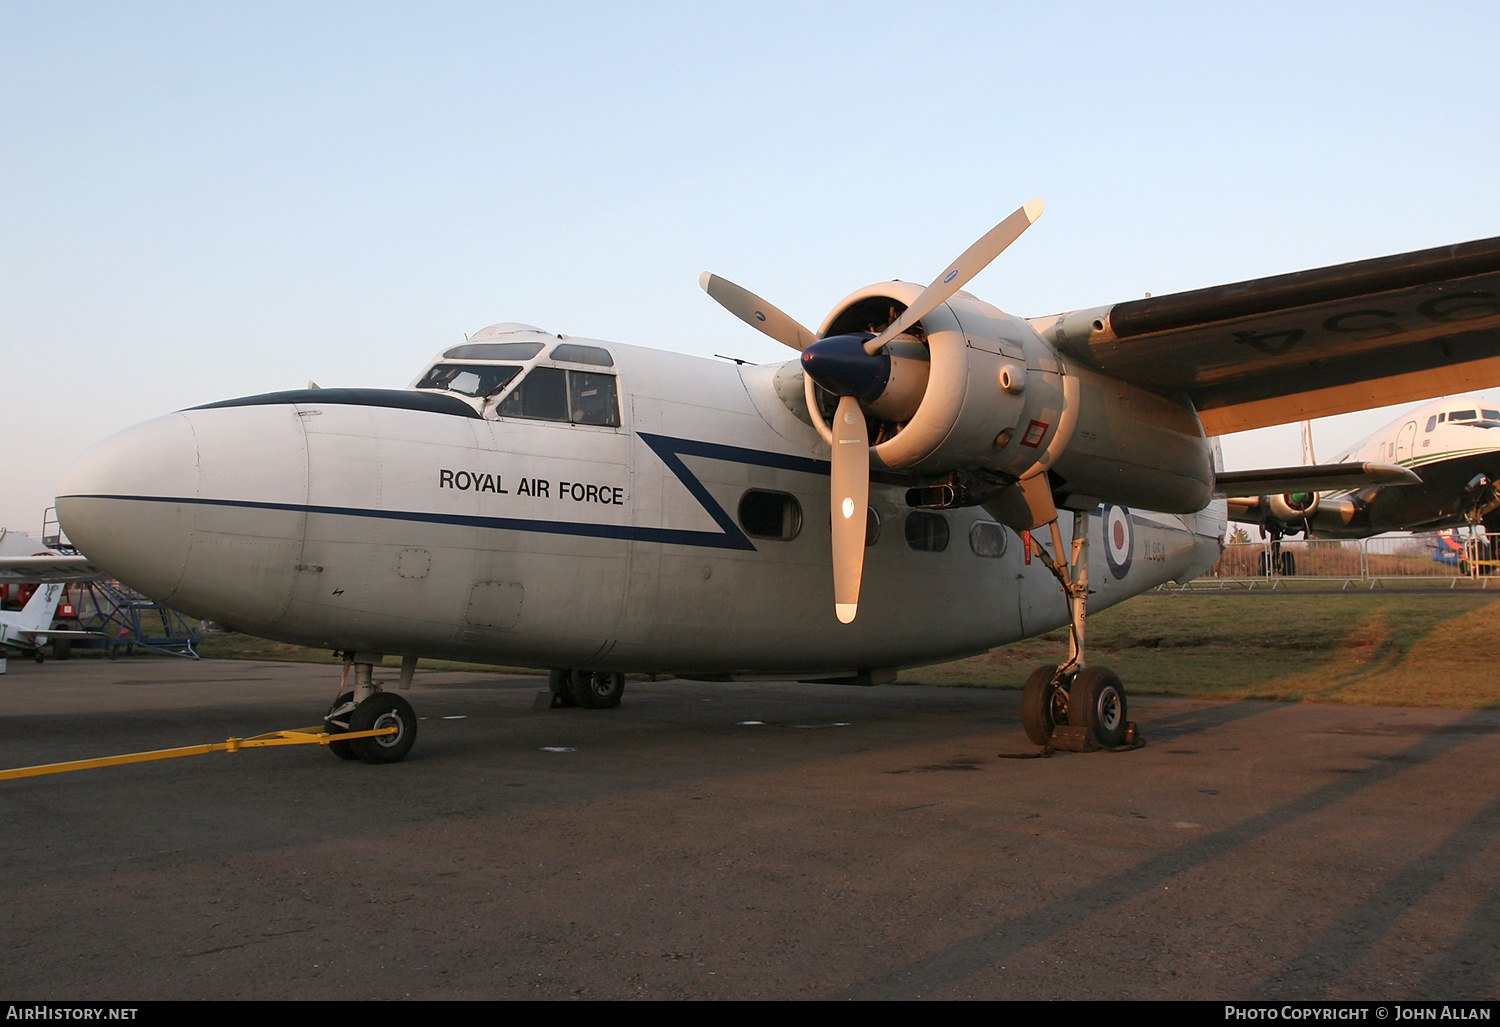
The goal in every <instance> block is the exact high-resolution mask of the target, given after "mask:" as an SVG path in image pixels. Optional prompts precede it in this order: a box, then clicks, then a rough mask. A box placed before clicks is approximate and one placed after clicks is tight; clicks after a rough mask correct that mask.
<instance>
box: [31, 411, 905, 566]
mask: <svg viewBox="0 0 1500 1027" xmlns="http://www.w3.org/2000/svg"><path fill="white" fill-rule="evenodd" d="M639 435H640V438H641V439H642V441H644V442H645V443H646V445H648V446H650V447H651V451H652V452H653V453H655V454H656V455H657V456H658V457H660V458H661V461H662V463H663V464H665V465H666V466H667V468H668V469H669V470H670V471H671V472H672V473H673V474H674V475H676V477H677V480H678V481H680V482H682V484H683V486H684V487H685V488H687V490H688V492H689V493H690V494H691V495H692V496H693V498H694V499H696V500H698V503H699V504H700V505H701V506H702V507H703V510H704V512H705V513H707V514H708V515H709V516H710V517H712V518H713V519H714V523H715V524H717V525H718V526H719V529H720V530H719V531H689V530H686V529H682V528H648V527H639V526H636V525H631V524H586V523H580V522H577V521H543V520H534V519H529V518H523V517H480V516H475V515H470V514H444V513H425V512H418V511H410V510H373V509H369V508H366V507H351V506H314V505H311V504H307V503H269V502H263V501H259V500H248V499H199V498H196V497H194V498H187V497H183V496H126V495H99V494H95V495H79V496H66V497H59V498H67V499H116V500H129V501H133V502H137V503H178V504H182V505H184V506H224V507H231V508H237V509H248V510H281V511H286V512H289V513H302V514H327V515H330V516H335V517H370V518H374V519H376V520H385V521H413V522H416V523H421V524H451V525H458V526H461V527H471V528H492V529H496V530H499V531H535V532H541V533H543V534H548V535H577V536H582V537H584V538H614V539H624V540H626V541H631V542H659V543H662V544H664V545H677V546H702V547H705V548H709V549H737V550H749V551H752V552H753V551H755V544H754V543H752V542H751V541H750V539H749V538H748V537H746V535H745V533H744V532H743V531H741V530H740V527H739V525H737V524H735V522H734V518H733V517H731V516H730V515H729V514H728V512H726V511H725V509H724V508H723V507H722V506H720V505H719V503H718V501H717V500H715V499H714V497H713V496H712V495H710V494H709V491H708V489H707V488H706V487H705V486H704V485H703V483H702V482H701V481H699V480H698V476H697V475H696V474H694V473H693V472H692V471H691V470H689V469H688V467H687V465H685V464H684V463H683V462H682V457H683V456H696V457H704V458H707V459H710V460H723V461H726V462H729V463H739V464H754V465H757V466H760V467H777V468H781V469H783V470H788V471H799V472H802V473H805V474H819V475H823V476H824V477H826V476H827V475H828V474H829V469H830V464H829V462H828V461H827V460H814V459H811V458H809V457H799V456H789V455H786V454H781V453H767V452H763V451H761V450H756V449H744V448H741V447H739V446H724V445H719V444H717V443H712V442H699V441H696V440H693V439H674V438H670V437H667V436H664V435H648V434H647V433H645V432H640V433H639ZM871 477H872V478H874V479H875V480H878V481H882V482H885V483H887V484H905V483H908V479H906V478H905V477H903V476H900V475H893V474H874V475H871Z"/></svg>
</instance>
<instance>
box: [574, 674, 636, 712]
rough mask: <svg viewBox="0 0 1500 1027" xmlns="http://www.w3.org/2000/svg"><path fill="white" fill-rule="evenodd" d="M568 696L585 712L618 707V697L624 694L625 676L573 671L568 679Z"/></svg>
mask: <svg viewBox="0 0 1500 1027" xmlns="http://www.w3.org/2000/svg"><path fill="white" fill-rule="evenodd" d="M568 694H569V695H571V696H572V697H573V703H574V704H575V705H577V706H582V707H583V708H584V709H586V710H607V709H611V708H613V707H615V706H618V705H620V696H622V695H624V694H625V675H624V674H611V673H609V672H607V671H601V670H596V671H587V670H575V671H573V672H572V674H570V675H569V677H568Z"/></svg>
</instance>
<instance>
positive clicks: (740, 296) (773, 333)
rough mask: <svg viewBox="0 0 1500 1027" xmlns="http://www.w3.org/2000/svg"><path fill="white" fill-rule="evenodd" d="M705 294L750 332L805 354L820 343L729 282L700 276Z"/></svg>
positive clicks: (758, 298) (763, 302)
mask: <svg viewBox="0 0 1500 1027" xmlns="http://www.w3.org/2000/svg"><path fill="white" fill-rule="evenodd" d="M698 284H699V285H700V286H702V287H703V291H704V292H706V293H708V294H709V295H710V296H712V297H713V298H714V299H716V300H718V301H719V305H720V306H722V307H723V308H724V309H725V310H727V311H729V312H730V313H731V314H733V315H734V316H735V317H737V318H739V319H740V320H741V321H743V322H745V323H746V324H747V325H749V326H750V327H751V328H754V329H756V330H757V331H761V332H764V333H765V334H767V335H769V336H770V337H771V338H773V339H775V340H776V341H777V342H779V343H781V344H782V345H783V346H790V347H792V349H794V350H796V351H797V352H799V353H800V352H802V351H803V350H804V349H806V348H807V347H808V346H809V345H811V344H812V343H814V342H817V341H818V337H817V336H816V335H814V334H813V333H812V332H810V331H808V330H807V329H806V328H803V327H802V326H801V325H800V324H798V323H797V322H796V321H794V320H793V319H792V318H791V317H789V316H788V315H786V314H784V313H782V312H781V311H780V310H777V309H776V308H775V307H773V306H771V304H769V303H767V302H766V301H765V300H763V299H761V298H760V297H759V296H757V295H755V293H753V292H751V291H750V290H749V289H744V288H741V287H740V286H738V285H735V284H734V283H733V282H731V281H729V280H728V279H726V278H720V277H719V276H718V275H713V274H709V273H708V272H707V271H705V272H703V274H701V275H699V276H698Z"/></svg>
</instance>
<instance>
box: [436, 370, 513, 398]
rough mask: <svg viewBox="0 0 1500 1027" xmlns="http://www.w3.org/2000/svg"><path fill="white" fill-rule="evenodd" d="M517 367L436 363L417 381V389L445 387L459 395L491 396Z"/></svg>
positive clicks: (511, 376) (502, 385)
mask: <svg viewBox="0 0 1500 1027" xmlns="http://www.w3.org/2000/svg"><path fill="white" fill-rule="evenodd" d="M520 370H521V369H520V368H519V367H512V366H507V365H503V364H502V365H488V366H487V365H484V364H438V365H436V366H435V367H433V369H432V370H431V371H428V372H427V373H426V374H425V375H423V376H422V380H421V381H419V382H417V388H419V389H447V390H448V391H449V392H456V393H458V394H459V395H460V396H493V395H494V394H495V393H497V392H499V391H500V390H501V389H503V388H505V387H506V386H507V385H509V384H510V380H511V379H512V378H514V377H515V376H516V375H517V374H518V373H519V372H520Z"/></svg>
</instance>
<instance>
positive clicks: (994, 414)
mask: <svg viewBox="0 0 1500 1027" xmlns="http://www.w3.org/2000/svg"><path fill="white" fill-rule="evenodd" d="M921 292H922V289H921V287H920V286H918V285H914V284H912V283H909V282H885V283H881V284H878V285H871V286H867V287H865V288H864V289H861V290H859V291H858V292H855V293H854V294H852V295H851V296H849V297H848V298H847V299H845V300H844V301H843V302H842V303H841V304H839V306H838V307H836V308H835V309H834V312H833V313H832V314H831V315H829V317H828V319H827V320H826V321H825V322H824V323H823V326H822V329H821V331H820V334H821V335H823V336H830V335H838V334H842V333H848V332H858V331H868V330H878V328H879V327H880V326H883V325H884V324H886V323H888V322H889V321H890V320H891V319H892V317H893V316H895V315H896V314H899V312H900V311H902V310H904V309H905V307H906V306H907V305H908V304H910V303H911V302H913V301H914V300H915V299H916V298H917V296H918V295H919V294H920V293H921ZM921 329H922V330H923V332H925V335H923V334H922V333H918V334H919V337H921V338H922V339H923V341H925V344H926V347H925V349H926V352H925V354H923V353H921V346H920V344H908V345H907V346H906V348H905V350H904V351H901V350H900V348H899V347H898V346H896V345H894V344H893V345H892V347H890V349H891V352H892V355H893V356H895V357H906V358H908V359H913V358H920V357H921V356H924V355H925V356H926V358H927V360H928V362H929V368H928V372H927V375H926V383H925V390H924V391H923V392H922V395H921V401H920V404H919V405H918V406H917V408H916V411H915V413H914V414H912V415H911V416H910V419H909V420H907V421H906V422H905V423H903V424H900V425H899V426H891V429H892V430H887V431H885V432H883V433H881V435H879V436H878V437H877V441H876V442H875V444H874V446H873V447H872V460H873V462H874V463H875V464H876V465H877V466H881V467H886V468H890V469H893V470H902V471H906V472H909V473H914V474H921V475H934V476H937V475H945V474H949V473H950V472H955V471H971V472H979V473H980V474H982V475H992V476H994V477H995V478H996V479H1004V480H1009V481H1015V480H1019V479H1021V478H1029V477H1031V476H1032V475H1034V474H1037V473H1040V472H1049V481H1050V483H1051V485H1052V490H1053V492H1054V494H1055V496H1056V497H1057V499H1058V501H1059V502H1060V503H1065V504H1067V505H1070V506H1074V507H1083V506H1089V505H1093V504H1095V503H1099V502H1107V503H1116V504H1120V505H1126V506H1138V507H1142V508H1145V509H1151V510H1161V511H1164V512H1168V513H1192V512H1195V511H1197V510H1201V509H1203V507H1205V506H1206V505H1207V504H1208V502H1209V500H1210V499H1211V498H1212V489H1213V470H1212V468H1213V460H1212V454H1211V451H1210V447H1209V443H1208V440H1207V439H1205V438H1204V436H1203V428H1202V426H1201V425H1200V424H1199V422H1198V418H1197V415H1196V414H1195V413H1194V412H1193V410H1192V409H1191V408H1189V407H1187V406H1183V405H1181V404H1178V403H1175V402H1173V401H1171V400H1169V399H1166V398H1164V397H1162V396H1158V395H1156V394H1155V393H1151V392H1147V391H1146V390H1144V389H1139V388H1136V387H1135V386H1132V385H1128V384H1126V383H1125V382H1121V381H1117V380H1114V379H1110V378H1105V377H1104V376H1102V375H1099V374H1096V373H1095V372H1093V371H1090V370H1088V369H1087V368H1083V367H1065V366H1064V364H1063V362H1062V360H1061V358H1060V357H1059V356H1058V354H1057V352H1056V351H1055V350H1054V349H1053V348H1052V347H1051V346H1050V345H1049V344H1048V343H1047V342H1046V341H1045V340H1044V339H1043V338H1042V337H1041V336H1040V335H1038V334H1037V332H1036V330H1035V329H1034V328H1032V326H1031V325H1030V324H1028V323H1027V322H1026V321H1024V320H1022V319H1020V318H1017V317H1012V316H1011V315H1009V314H1006V313H1005V312H1003V311H1001V310H999V309H998V308H996V307H994V306H991V305H990V304H988V303H985V302H984V301H982V300H980V299H977V298H976V297H974V296H971V295H970V294H968V293H966V292H959V293H957V294H955V295H954V296H953V297H952V298H951V299H949V300H948V302H947V303H945V304H943V305H941V306H939V307H938V308H937V309H936V310H934V311H933V312H932V313H930V314H928V315H927V316H926V317H924V318H923V319H922V321H921ZM811 390H812V386H811V385H809V393H811ZM810 398H812V397H811V396H810ZM872 409H874V411H875V412H876V413H877V414H878V412H879V410H878V407H872Z"/></svg>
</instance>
